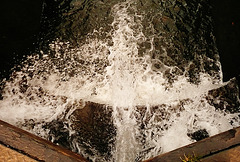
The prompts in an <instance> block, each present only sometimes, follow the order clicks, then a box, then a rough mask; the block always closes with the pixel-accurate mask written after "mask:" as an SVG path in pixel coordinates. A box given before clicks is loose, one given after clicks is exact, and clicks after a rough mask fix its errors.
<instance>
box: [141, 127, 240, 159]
mask: <svg viewBox="0 0 240 162" xmlns="http://www.w3.org/2000/svg"><path fill="white" fill-rule="evenodd" d="M169 140H171V139H169ZM239 145H240V127H238V128H235V129H231V130H228V131H226V132H223V133H220V134H218V135H215V136H212V137H209V138H206V139H204V140H201V141H198V142H195V143H192V144H190V145H187V146H184V147H181V148H178V149H176V150H173V151H171V152H168V153H165V154H162V155H159V156H156V157H154V158H151V159H149V160H146V161H145V162H163V161H164V162H173V161H174V162H178V161H181V159H180V157H182V158H183V157H184V155H186V156H187V155H193V154H195V155H196V156H199V157H202V159H204V158H205V159H207V157H210V156H214V155H215V154H218V153H220V152H223V151H226V150H229V149H233V148H235V147H238V146H239ZM230 151H231V150H230Z"/></svg>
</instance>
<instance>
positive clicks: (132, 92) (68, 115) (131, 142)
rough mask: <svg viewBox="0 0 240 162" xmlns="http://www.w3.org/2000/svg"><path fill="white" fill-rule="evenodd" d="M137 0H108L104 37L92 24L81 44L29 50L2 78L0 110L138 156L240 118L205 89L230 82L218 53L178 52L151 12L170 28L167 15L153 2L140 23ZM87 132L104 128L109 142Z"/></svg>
mask: <svg viewBox="0 0 240 162" xmlns="http://www.w3.org/2000/svg"><path fill="white" fill-rule="evenodd" d="M141 3H142V4H141V5H147V4H148V3H147V2H146V3H145V4H143V2H141ZM149 3H150V2H149ZM165 3H166V4H165V5H167V2H165ZM139 4H140V2H137V1H124V2H120V3H116V4H114V5H113V7H111V16H112V17H113V21H112V23H111V25H110V26H111V31H110V32H109V33H105V35H106V37H104V38H101V39H100V38H98V36H99V35H104V34H103V33H104V31H102V30H101V29H99V30H94V31H93V33H89V34H88V37H87V38H86V40H85V43H82V44H81V45H79V46H77V47H74V48H73V47H71V43H70V42H66V41H65V42H64V41H60V40H56V41H55V42H52V43H51V44H50V48H51V51H52V53H46V54H45V53H42V54H39V55H32V56H30V57H29V58H28V59H27V60H26V61H25V62H24V63H23V65H24V66H23V68H22V70H21V71H16V72H15V73H13V74H12V77H11V79H10V80H8V81H4V82H5V86H4V90H3V93H2V95H3V100H0V110H1V111H0V119H2V120H5V121H7V122H9V123H12V124H14V125H17V126H19V127H21V128H23V129H26V130H28V131H30V132H32V133H34V134H37V135H39V136H41V137H43V138H46V139H50V140H51V141H52V142H55V143H58V144H59V143H60V142H56V141H60V140H59V138H60V137H62V138H64V139H66V140H67V142H68V144H66V145H67V147H69V149H72V150H73V151H75V152H78V153H80V154H82V155H84V156H85V157H88V158H90V159H91V160H92V161H139V160H144V159H148V158H151V157H153V156H156V155H158V154H160V153H163V152H167V151H171V150H173V149H175V148H178V147H181V146H184V145H187V144H190V143H192V142H194V141H195V140H194V139H191V137H190V136H189V134H191V133H194V132H195V131H198V130H201V129H204V130H206V132H207V133H208V134H209V135H210V136H212V135H215V134H217V133H220V132H223V131H225V130H227V129H230V128H233V127H236V126H239V125H240V120H239V112H233V113H229V112H227V111H224V110H219V109H217V108H216V107H215V106H216V105H218V104H219V103H221V102H222V101H221V99H216V100H214V99H213V98H211V97H212V96H214V95H215V94H218V90H219V89H221V88H222V87H224V86H228V85H229V84H231V83H232V82H231V81H229V82H227V83H222V79H221V70H220V69H221V67H220V66H221V65H220V63H219V61H218V57H217V56H215V55H213V56H207V55H200V54H199V55H194V54H193V59H192V60H191V59H184V60H181V59H180V61H179V60H178V58H177V56H174V54H175V53H174V52H178V50H179V49H180V47H179V48H178V47H175V46H178V42H177V43H176V41H175V42H174V39H173V38H168V34H166V33H164V32H163V31H160V34H156V33H157V27H156V23H157V21H160V20H161V21H160V22H159V23H160V24H161V25H165V27H168V25H171V21H170V20H171V19H170V18H168V17H167V16H166V15H164V11H161V9H160V8H159V9H158V10H159V11H161V12H160V13H156V14H154V12H153V11H152V10H149V13H151V14H150V15H151V17H150V18H149V21H150V22H149V23H148V26H147V27H146V25H145V23H144V22H145V21H146V19H147V20H148V14H149V13H148V12H147V11H139V10H138V7H137V6H138V5H139ZM173 6H174V5H173ZM177 9H178V8H175V10H176V11H177ZM157 17H161V18H160V19H159V20H156V18H157ZM166 21H168V22H166ZM176 24H177V23H176ZM172 28H174V26H172ZM165 30H167V29H165ZM169 30H170V29H169ZM170 33H171V32H170ZM147 34H148V35H147ZM158 41H159V42H160V43H159V42H158ZM199 41H200V40H199ZM109 42H110V43H109ZM161 43H162V44H161ZM174 43H175V44H174ZM195 46H197V45H195ZM169 51H170V52H169ZM177 54H179V53H176V55H177ZM179 55H180V54H179ZM166 60H167V61H166ZM177 61H179V62H177ZM206 62H207V63H209V64H211V66H209V67H205V63H206ZM198 66H199V67H198ZM213 67H215V68H216V69H217V70H215V71H214V68H213ZM207 68H208V69H210V70H209V71H207ZM211 68H212V69H211ZM196 69H197V70H199V71H194V70H196ZM237 102H239V98H238V100H237ZM225 107H226V106H225ZM109 114H110V115H109ZM94 115H95V116H94ZM94 119H95V120H96V122H95V121H94ZM105 120H106V121H107V122H108V123H107V122H105ZM111 122H112V123H113V124H112V125H111ZM91 124H92V125H93V126H92V125H91ZM94 124H95V125H94ZM98 124H99V125H98ZM98 126H99V127H98ZM53 127H54V128H53ZM105 128H107V130H105ZM55 129H56V131H55ZM91 131H92V133H95V134H96V136H94V137H98V136H99V137H100V136H101V135H102V134H101V133H103V134H104V135H103V137H102V136H101V137H102V138H107V139H106V140H105V139H103V141H104V140H105V143H104V142H102V141H101V140H99V141H100V142H99V141H98V139H93V138H92V136H91ZM58 132H60V135H59V137H58V136H57V134H59V133H58ZM61 133H62V134H63V135H61ZM100 134H101V135H100ZM105 134H107V135H105ZM84 135H85V136H88V135H89V137H84ZM101 142H102V143H101ZM105 144H106V145H107V146H106V147H105ZM99 145H104V147H103V146H99Z"/></svg>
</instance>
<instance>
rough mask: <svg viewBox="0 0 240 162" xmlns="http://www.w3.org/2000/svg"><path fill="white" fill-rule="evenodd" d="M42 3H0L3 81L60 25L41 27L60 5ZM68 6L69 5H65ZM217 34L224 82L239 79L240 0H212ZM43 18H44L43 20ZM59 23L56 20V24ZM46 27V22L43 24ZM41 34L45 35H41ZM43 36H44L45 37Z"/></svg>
mask: <svg viewBox="0 0 240 162" xmlns="http://www.w3.org/2000/svg"><path fill="white" fill-rule="evenodd" d="M43 2H44V1H43V0H36V1H30V0H24V1H17V0H12V1H1V2H0V4H1V5H0V8H1V10H0V15H1V17H0V21H1V24H2V25H1V26H0V47H1V52H0V54H1V59H0V78H1V79H3V78H5V77H8V76H9V74H10V72H9V71H10V69H11V68H13V67H14V65H16V64H19V62H20V60H21V59H22V57H23V56H24V55H28V54H30V53H31V52H33V51H34V50H35V49H36V48H37V47H38V44H39V41H40V42H41V38H42V37H43V35H44V34H45V33H46V32H49V29H51V30H52V29H54V27H55V26H56V25H57V24H58V23H59V22H54V21H51V22H48V23H47V24H45V25H42V26H41V22H42V21H41V20H46V19H50V20H54V19H56V17H58V13H57V10H58V9H57V6H58V3H56V2H58V1H56V2H55V1H53V0H49V1H47V3H48V5H47V6H45V11H44V13H43V12H42V11H43V10H42V9H43V8H42V7H43V6H42V5H43ZM66 2H67V1H66ZM210 3H211V4H212V14H213V22H214V30H213V31H214V34H215V37H216V41H217V47H218V50H219V54H220V59H221V64H222V70H223V79H224V81H227V80H229V79H230V78H232V77H235V76H238V75H240V72H239V71H240V69H239V68H240V66H238V65H239V49H240V33H239V31H240V13H239V12H238V10H239V8H240V4H239V1H238V0H231V1H227V0H220V1H217V0H211V1H210ZM42 15H44V17H43V16H42ZM55 21H56V20H55ZM42 23H43V22H42ZM40 32H41V33H42V34H40ZM43 33H44V34H43Z"/></svg>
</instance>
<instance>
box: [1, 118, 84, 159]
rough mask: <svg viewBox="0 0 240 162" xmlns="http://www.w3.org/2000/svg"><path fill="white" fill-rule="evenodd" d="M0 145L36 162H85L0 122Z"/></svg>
mask: <svg viewBox="0 0 240 162" xmlns="http://www.w3.org/2000/svg"><path fill="white" fill-rule="evenodd" d="M0 143H1V144H3V145H5V146H8V147H10V148H12V149H14V150H17V151H18V152H20V153H22V154H25V155H27V156H29V157H31V158H32V159H35V160H37V161H49V162H50V161H55V162H60V161H61V162H62V161H64V162H76V161H79V162H86V161H87V160H86V159H84V158H83V157H82V156H80V155H79V154H76V153H73V152H71V151H69V150H66V149H64V148H62V147H60V146H57V145H55V144H53V143H51V142H49V141H46V140H44V139H42V138H40V137H37V136H35V135H33V134H31V133H28V132H26V131H24V130H22V129H19V128H17V127H15V126H13V125H10V124H8V123H6V122H4V121H1V120H0Z"/></svg>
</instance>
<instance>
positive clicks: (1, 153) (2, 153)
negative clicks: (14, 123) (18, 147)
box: [0, 144, 37, 162]
mask: <svg viewBox="0 0 240 162" xmlns="http://www.w3.org/2000/svg"><path fill="white" fill-rule="evenodd" d="M0 161H1V162H14V161H17V162H37V161H36V160H34V159H32V158H30V157H28V156H26V155H24V154H21V153H19V152H17V151H15V150H13V149H10V148H8V147H6V146H3V145H1V144H0Z"/></svg>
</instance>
